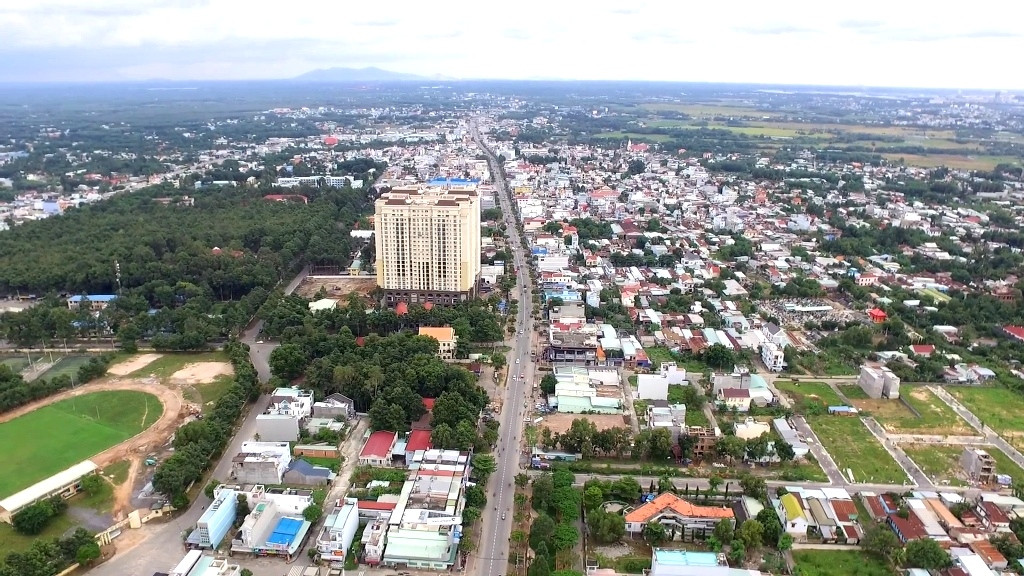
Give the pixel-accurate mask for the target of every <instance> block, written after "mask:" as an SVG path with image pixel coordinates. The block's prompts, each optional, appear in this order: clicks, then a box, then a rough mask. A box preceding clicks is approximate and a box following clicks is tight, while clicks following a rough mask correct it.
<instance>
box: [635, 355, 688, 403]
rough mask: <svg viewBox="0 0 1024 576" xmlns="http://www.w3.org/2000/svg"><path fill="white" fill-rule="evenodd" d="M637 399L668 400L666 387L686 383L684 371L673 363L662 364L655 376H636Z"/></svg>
mask: <svg viewBox="0 0 1024 576" xmlns="http://www.w3.org/2000/svg"><path fill="white" fill-rule="evenodd" d="M636 381H637V398H638V399H640V400H668V387H669V385H672V384H685V383H686V369H685V368H678V367H677V366H676V363H675V362H662V363H661V366H660V368H659V370H658V373H657V374H638V375H637V377H636Z"/></svg>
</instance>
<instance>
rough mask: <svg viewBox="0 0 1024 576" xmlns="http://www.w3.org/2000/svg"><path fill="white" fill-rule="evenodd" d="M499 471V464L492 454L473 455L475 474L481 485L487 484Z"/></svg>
mask: <svg viewBox="0 0 1024 576" xmlns="http://www.w3.org/2000/svg"><path fill="white" fill-rule="evenodd" d="M497 469H498V463H497V462H495V460H494V456H492V455H491V454H474V455H473V473H474V474H475V475H476V477H477V479H478V480H479V482H480V483H481V484H486V483H487V479H488V478H490V477H491V474H494V471H495V470H497Z"/></svg>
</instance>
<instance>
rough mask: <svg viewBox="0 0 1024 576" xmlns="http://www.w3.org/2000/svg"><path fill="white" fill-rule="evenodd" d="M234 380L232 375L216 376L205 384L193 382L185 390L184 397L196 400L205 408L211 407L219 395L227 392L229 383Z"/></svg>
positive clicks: (229, 386) (218, 398)
mask: <svg viewBox="0 0 1024 576" xmlns="http://www.w3.org/2000/svg"><path fill="white" fill-rule="evenodd" d="M234 381H235V377H234V376H227V375H224V376H218V377H217V378H216V379H215V380H214V381H213V382H210V383H207V384H193V385H192V386H191V387H189V388H188V389H186V390H185V397H186V398H188V399H189V400H190V401H192V402H198V403H199V404H202V405H203V408H204V410H205V409H206V408H212V407H213V405H214V403H215V402H217V400H220V397H221V396H223V395H225V394H227V392H228V389H230V388H231V384H233V383H234Z"/></svg>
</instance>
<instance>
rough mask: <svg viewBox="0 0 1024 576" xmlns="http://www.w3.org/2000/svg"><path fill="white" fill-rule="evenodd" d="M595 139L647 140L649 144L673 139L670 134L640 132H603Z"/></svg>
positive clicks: (596, 135)
mask: <svg viewBox="0 0 1024 576" xmlns="http://www.w3.org/2000/svg"><path fill="white" fill-rule="evenodd" d="M594 137H595V138H618V139H622V138H627V139H630V140H638V141H640V140H647V141H649V142H667V141H669V140H671V139H672V137H671V136H669V135H668V134H641V133H639V132H601V133H600V134H594Z"/></svg>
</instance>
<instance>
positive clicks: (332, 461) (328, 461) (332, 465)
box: [301, 456, 341, 472]
mask: <svg viewBox="0 0 1024 576" xmlns="http://www.w3.org/2000/svg"><path fill="white" fill-rule="evenodd" d="M301 459H302V460H305V461H306V462H309V463H310V464H312V465H314V466H323V467H324V468H328V469H330V470H331V471H332V472H337V471H338V470H339V469H340V468H341V460H338V459H337V458H317V457H315V456H303V457H302V458H301Z"/></svg>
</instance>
